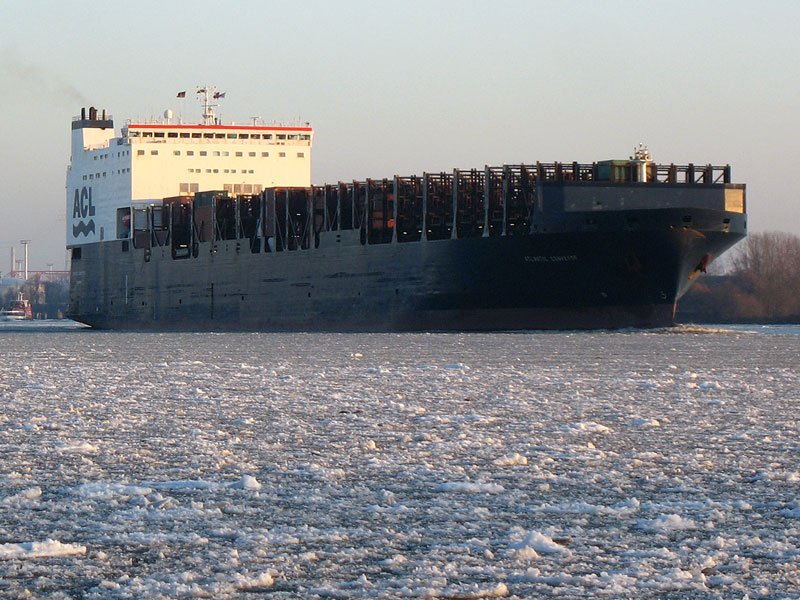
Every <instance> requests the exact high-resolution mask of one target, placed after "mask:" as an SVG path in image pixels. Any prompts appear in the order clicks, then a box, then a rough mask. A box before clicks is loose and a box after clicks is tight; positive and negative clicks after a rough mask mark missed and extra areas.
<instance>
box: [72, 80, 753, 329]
mask: <svg viewBox="0 0 800 600" xmlns="http://www.w3.org/2000/svg"><path fill="white" fill-rule="evenodd" d="M184 95H185V94H184ZM197 95H198V97H199V99H200V102H201V105H202V117H201V119H200V120H199V122H197V123H192V124H187V123H183V122H182V121H181V120H180V119H177V120H176V119H174V118H173V114H172V113H171V112H169V111H167V112H165V113H164V119H163V120H151V121H149V122H127V123H126V124H125V125H124V126H123V127H122V128H121V130H120V133H119V134H117V133H116V131H115V129H114V123H113V119H112V117H111V116H110V115H108V114H106V112H105V111H99V110H97V109H95V108H89V109H88V110H87V109H82V111H81V114H80V116H78V117H76V118H75V119H74V120H73V122H72V155H71V161H70V165H69V167H68V171H67V246H68V249H69V250H70V254H71V258H70V265H71V283H70V301H69V310H68V315H69V316H70V317H71V318H73V319H75V320H77V321H79V322H82V323H85V324H88V325H90V326H92V327H95V328H100V329H126V330H143V329H150V330H178V331H181V330H182V331H237V330H239V331H496V330H523V329H594V328H625V327H635V328H649V327H663V326H669V325H672V324H673V319H674V314H675V307H676V302H677V301H678V300H679V298H680V297H681V296H682V295H683V294H684V293H685V292H686V291H687V289H688V288H689V287H690V286H691V285H692V283H693V282H694V281H695V279H696V278H697V277H698V275H699V274H701V273H703V272H705V270H706V268H707V266H708V265H709V264H710V262H711V261H712V260H714V259H715V258H716V257H718V256H719V255H721V254H722V253H723V252H725V250H726V249H728V248H729V247H731V246H732V245H733V244H735V243H736V242H737V241H739V240H740V239H742V238H743V237H744V236H745V234H746V227H747V223H746V202H745V186H744V184H738V183H733V182H732V179H731V168H730V166H728V165H724V166H714V165H711V164H694V163H691V164H684V165H677V164H657V163H655V162H654V161H653V160H652V158H651V156H650V153H649V152H648V151H647V149H646V148H644V147H642V146H641V145H640V147H638V148H636V149H635V152H634V153H633V155H632V156H630V157H629V158H627V159H624V160H601V161H598V162H594V163H591V164H581V163H577V162H550V163H543V162H531V163H527V164H513V165H511V164H509V165H502V166H485V167H482V168H477V169H454V170H452V171H446V172H428V173H422V174H419V175H410V176H409V175H402V176H400V175H393V176H390V177H386V178H378V179H367V180H364V181H347V182H336V183H332V184H326V185H312V183H311V148H312V143H313V135H314V133H313V129H312V127H311V126H310V125H309V124H307V123H299V124H297V123H295V124H281V125H277V124H266V123H263V122H259V121H258V120H257V119H253V120H252V122H248V123H245V124H236V123H227V124H225V123H223V122H222V121H221V120H220V119H219V118H217V116H216V114H215V107H216V106H218V104H217V103H216V101H217V100H218V99H220V98H222V97H224V93H220V92H218V91H216V90H215V89H214V88H210V87H205V88H200V89H198V90H197ZM179 97H180V95H179Z"/></svg>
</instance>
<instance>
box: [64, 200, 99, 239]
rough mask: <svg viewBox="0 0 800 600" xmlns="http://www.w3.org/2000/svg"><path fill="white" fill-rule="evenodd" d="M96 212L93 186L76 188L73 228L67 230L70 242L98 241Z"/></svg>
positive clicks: (73, 204) (73, 206) (73, 205)
mask: <svg viewBox="0 0 800 600" xmlns="http://www.w3.org/2000/svg"><path fill="white" fill-rule="evenodd" d="M95 213H96V209H95V205H94V202H93V200H92V188H91V187H87V186H83V187H81V188H75V190H74V195H73V202H72V219H71V228H70V230H68V231H67V237H69V238H70V239H69V240H68V244H71V245H77V244H85V243H88V242H95V241H97V229H98V228H97V224H96V223H95ZM70 234H72V235H70Z"/></svg>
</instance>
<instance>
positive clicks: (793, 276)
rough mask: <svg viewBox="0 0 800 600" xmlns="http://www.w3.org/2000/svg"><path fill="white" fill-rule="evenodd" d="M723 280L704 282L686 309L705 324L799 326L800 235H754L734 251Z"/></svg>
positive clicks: (686, 302) (687, 300)
mask: <svg viewBox="0 0 800 600" xmlns="http://www.w3.org/2000/svg"><path fill="white" fill-rule="evenodd" d="M726 258H727V260H726V261H725V262H724V265H725V270H724V276H718V277H711V278H709V279H708V280H705V281H704V280H700V281H698V283H697V285H696V286H695V288H694V289H693V290H691V291H690V292H689V294H687V296H686V297H685V298H684V300H683V304H684V308H686V309H688V312H693V313H695V314H696V315H697V316H698V317H701V318H702V319H704V320H706V321H721V322H731V321H739V322H746V321H752V322H800V236H797V235H795V234H792V233H786V232H783V231H767V232H763V233H754V234H750V235H749V236H748V237H747V239H746V240H745V241H743V242H742V243H741V244H739V245H738V246H736V247H735V248H734V249H733V250H731V252H730V254H729V255H728V256H727V257H726Z"/></svg>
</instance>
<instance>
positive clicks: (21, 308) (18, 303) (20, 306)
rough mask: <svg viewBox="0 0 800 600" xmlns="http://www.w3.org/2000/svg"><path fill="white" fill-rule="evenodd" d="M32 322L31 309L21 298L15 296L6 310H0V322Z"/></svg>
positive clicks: (28, 303) (20, 293)
mask: <svg viewBox="0 0 800 600" xmlns="http://www.w3.org/2000/svg"><path fill="white" fill-rule="evenodd" d="M31 320H33V307H32V306H31V303H30V302H28V301H27V300H26V299H25V298H24V297H23V296H22V292H19V293H18V294H17V299H16V300H14V301H13V302H12V303H11V305H10V306H9V307H8V308H3V309H0V321H31Z"/></svg>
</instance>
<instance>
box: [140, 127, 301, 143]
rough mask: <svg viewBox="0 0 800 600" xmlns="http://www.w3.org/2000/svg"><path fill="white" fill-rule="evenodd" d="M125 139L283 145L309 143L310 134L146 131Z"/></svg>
mask: <svg viewBox="0 0 800 600" xmlns="http://www.w3.org/2000/svg"><path fill="white" fill-rule="evenodd" d="M127 137H129V138H147V139H155V138H158V139H159V141H167V140H179V139H180V140H199V141H205V140H225V141H226V142H227V141H232V140H237V141H244V142H247V143H252V142H253V141H257V142H267V143H271V144H274V143H278V144H285V143H286V142H310V141H311V134H308V133H291V134H287V133H277V134H271V133H263V134H261V133H218V132H198V131H193V132H187V131H180V132H177V131H168V132H166V133H165V132H163V131H147V130H141V131H140V130H134V131H130V130H129V131H128V132H127Z"/></svg>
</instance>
